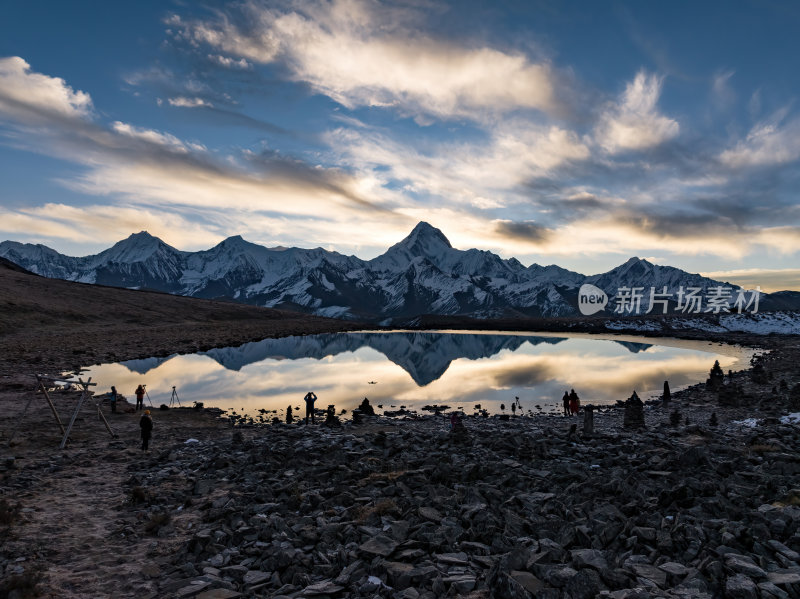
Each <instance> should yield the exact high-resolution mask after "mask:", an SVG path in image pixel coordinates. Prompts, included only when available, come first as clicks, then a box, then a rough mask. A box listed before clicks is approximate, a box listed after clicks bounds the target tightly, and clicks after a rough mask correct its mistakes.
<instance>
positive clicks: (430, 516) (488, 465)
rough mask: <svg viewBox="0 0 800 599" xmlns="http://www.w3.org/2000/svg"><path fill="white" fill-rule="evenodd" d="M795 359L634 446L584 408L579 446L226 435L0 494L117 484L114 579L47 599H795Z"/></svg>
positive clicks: (663, 412) (523, 425)
mask: <svg viewBox="0 0 800 599" xmlns="http://www.w3.org/2000/svg"><path fill="white" fill-rule="evenodd" d="M795 363H796V362H795ZM795 363H786V361H785V360H779V359H778V358H777V357H776V355H775V354H773V356H772V357H771V358H767V359H765V360H764V361H763V363H762V366H759V367H757V368H756V369H755V370H754V371H749V372H741V373H733V375H732V376H729V375H726V376H725V381H724V383H723V388H722V392H721V393H720V392H718V391H715V390H709V389H707V388H706V385H696V386H695V387H692V388H690V389H687V390H685V391H682V392H680V393H676V394H674V395H673V400H672V402H671V403H670V405H668V406H662V405H660V404H651V405H648V406H646V407H645V409H644V417H645V425H646V427H645V428H644V429H636V430H630V429H625V428H624V426H623V410H621V409H606V410H602V411H596V412H595V418H594V426H595V434H594V435H591V436H589V435H580V433H581V426H580V424H579V419H575V418H561V417H552V416H549V417H548V416H544V417H535V418H516V419H511V420H508V421H503V420H500V419H499V418H489V419H482V418H468V419H467V420H466V431H465V432H464V433H459V434H453V433H451V432H450V431H449V430H448V427H447V425H446V420H444V419H439V418H436V417H427V418H425V419H422V420H417V421H392V420H387V419H382V418H374V419H367V421H366V422H365V423H363V424H360V425H352V424H350V423H345V424H344V425H342V426H340V427H326V426H324V425H320V424H317V425H312V426H308V427H306V426H303V425H275V426H267V427H262V428H222V426H223V425H221V424H219V423H218V422H217V424H219V426H218V427H217V428H214V427H211V428H208V429H207V430H205V431H200V433H202V434H199V435H198V436H199V437H200V438H199V439H197V440H195V439H192V440H190V439H189V437H188V435H189V434H192V432H193V431H197V430H199V428H198V427H195V428H192V427H189V426H187V427H186V428H184V429H182V430H180V433H179V434H178V435H177V436H174V435H173V437H171V443H170V444H169V446H166V447H165V443H164V439H163V437H162V440H161V442H160V447H158V445H159V437H156V438H155V442H156V446H157V447H158V451H156V452H155V453H153V454H152V455H149V456H147V457H146V458H144V459H143V460H139V459H136V457H138V453H137V451H136V450H135V449H133V448H131V446H130V443H127V444H126V443H125V442H124V441H120V440H103V441H102V445H100V446H94V447H93V448H92V449H91V450H90V451H81V450H78V451H77V452H73V454H71V455H67V454H63V455H54V456H51V457H45V458H42V459H40V460H39V461H37V462H35V463H32V464H30V465H29V467H27V468H22V469H14V470H10V471H7V472H6V476H5V479H4V480H3V488H4V490H5V493H6V494H8V493H9V492H11V493H12V494H13V493H16V494H17V495H18V496H20V497H25V496H26V493H28V492H29V491H30V489H32V488H34V487H36V485H38V484H41V479H42V478H43V477H45V476H46V474H45V473H47V472H54V471H55V472H58V471H64V470H67V469H74V470H75V471H77V472H78V473H79V472H80V467H81V465H82V464H83V465H86V463H87V462H91V461H92V455H94V456H97V457H99V459H100V460H101V461H102V460H108V462H107V464H106V466H107V467H109V468H114V469H116V470H118V471H119V477H118V478H119V481H120V487H119V488H118V489H116V492H117V493H116V495H114V493H113V491H114V489H111V491H110V493H111V494H110V497H116V499H115V500H114V503H113V505H112V506H110V507H111V508H112V510H113V512H112V513H113V518H110V519H109V522H108V526H107V529H106V530H105V534H106V535H107V537H108V543H109V545H108V547H113V550H109V555H108V557H112V558H115V559H111V560H110V563H112V564H118V565H117V566H112V567H116V568H118V572H120V573H123V572H124V575H121V576H119V577H118V578H117V579H116V580H115V579H113V578H110V579H109V577H110V574H109V573H108V571H106V573H105V574H104V575H102V576H101V577H100V579H99V580H95V581H94V582H93V583H92V581H91V578H90V577H91V576H92V575H93V573H94V572H95V571H94V570H92V569H91V566H90V565H88V564H87V565H86V566H85V571H82V572H81V573H80V575H79V576H76V577H74V578H73V579H70V580H69V583H68V585H67V587H68V589H67V590H71V591H72V594H70V593H69V592H67V590H64V589H63V586H62V589H61V590H62V594H58V591H56V590H54V589H53V587H52V586H50V585H48V576H49V575H48V574H47V573H46V572H45V573H44V577H43V581H44V582H43V583H42V584H40V585H39V586H38V592H41V593H47V592H50V593H51V594H50V595H48V596H118V597H122V596H131V597H153V598H155V597H198V598H200V599H211V598H232V597H396V598H412V599H413V598H416V597H430V598H433V597H459V596H461V597H514V598H517V597H519V598H522V597H553V598H574V599H577V598H590V597H619V598H623V597H629V598H632V597H636V598H645V597H737V598H758V597H761V598H773V597H775V598H779V597H780V598H783V597H797V596H800V484H798V480H800V479H798V474H800V457H799V456H798V447H800V425H798V424H797V423H793V422H792V421H791V419H788V418H783V419H781V417H780V416H781V415H785V414H787V413H789V412H792V411H797V410H798V408H800V385H798V382H800V381H797V380H796V378H797V376H796V374H797V373H796V367H795V366H794V364H795ZM787 377H789V378H788V380H787ZM754 379H755V380H754ZM780 381H784V382H785V384H781V382H780ZM189 412H194V411H192V410H186V416H185V418H189ZM676 412H678V413H679V417H677V416H675V415H673V414H675V413H676ZM712 413H713V414H715V417H716V418H715V420H716V422H717V424H716V425H713V424H711V423H710V422H711V414H712ZM180 414H181V411H180V410H171V411H170V414H169V416H170V417H171V418H184V417H183V416H180ZM155 416H156V422H157V425H158V423H159V413H158V412H156V414H155ZM192 417H197V414H196V413H195V414H194V415H193V416H192ZM749 417H754V418H756V419H757V424H756V425H755V426H748V424H747V423H742V422H741V421H742V420H744V419H745V418H749ZM161 421H162V422H163V421H164V418H162V419H161ZM177 422H178V421H176V423H177ZM573 423H578V424H579V425H578V430H577V432H578V434H579V437H578V438H577V439H576V438H572V439H570V438H569V436H568V430H569V427H570V425H571V424H573ZM750 424H752V422H751V423H750ZM176 426H177V424H176ZM156 430H158V428H157V429H156ZM183 437H185V438H183ZM98 447H103V449H99V448H98ZM87 467H88V466H87ZM78 476H79V474H78ZM12 496H13V495H12ZM23 505H24V501H23ZM21 517H22V519H23V520H24V519H25V514H22V515H21ZM30 517H31V518H35V517H36V516H35V515H31V516H30ZM14 526H15V525H12V528H11V530H12V533H13V530H14ZM16 526H19V527H21V528H19V529H18V530H25V528H24V527H25V526H26V525H25V523H24V522H22V523H20V524H18V525H16ZM9 539H13V541H9V543H8V545H7V547H8V548H9V550H6V551H3V552H2V558H0V568H2V569H3V571H5V573H6V576H7V577H8V576H17V577H21V576H23V575H24V573H25V572H26V571H30V569H31V568H35V567H36V561H35V560H34V559H33V558H31V559H29V560H27V561H21V562H19V561H15V559H18V558H19V555H16V554H15V553H13V552H16V553H17V554H18V553H21V552H24V551H28V552H30V554H29V556H28V557H31V554H35V552H34V551H33V550H32V549H31V546H32V545H33V542H32V540H31V539H25V538H20V537H19V536H16V537H15V536H14V535H13V534H12V535H11V536H10V537H9ZM26 543H27V544H26ZM36 555H38V559H39V567H42V565H41V562H42V561H43V560H44V561H46V560H47V555H48V554H47V551H46V550H43V549H41V548H40V553H39V554H36ZM23 558H24V556H23ZM64 559H65V560H66V563H69V559H68V557H64ZM56 561H57V560H56ZM100 565H101V566H102V563H101V564H100ZM26 569H27V570H26ZM87 577H89V579H88V585H87ZM62 583H63V579H62ZM92 584H93V586H92ZM115 585H116V586H115ZM85 588H91V589H92V592H90V593H89V594H88V595H87V594H83V589H85ZM14 592H17V591H11V593H14ZM8 596H17V597H19V596H23V595H22V594H18V595H12V594H8Z"/></svg>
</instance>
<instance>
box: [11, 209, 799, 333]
mask: <svg viewBox="0 0 800 599" xmlns="http://www.w3.org/2000/svg"><path fill="white" fill-rule="evenodd" d="M0 257H2V258H5V259H7V260H10V261H11V262H14V263H15V264H17V265H19V266H21V267H23V268H25V269H27V270H29V271H31V272H34V273H36V274H39V275H42V276H45V277H51V278H59V279H66V280H70V281H79V282H84V283H96V284H102V285H109V286H114V287H127V288H136V289H143V288H146V289H153V290H159V291H164V292H168V293H173V294H178V295H186V296H192V297H201V298H209V299H228V300H232V301H237V302H243V303H248V304H254V305H260V306H267V307H274V308H282V309H288V310H295V311H301V312H307V313H313V314H317V315H320V316H331V317H338V318H347V319H361V320H367V321H374V322H381V323H382V324H398V323H403V322H406V321H409V320H410V319H413V318H414V317H415V316H418V315H421V314H446V315H465V316H471V317H478V318H501V317H504V318H506V317H560V316H575V315H579V311H578V295H579V290H580V288H581V286H582V285H584V284H591V285H594V286H596V287H597V288H599V289H601V290H603V291H604V292H605V293H606V294H607V296H608V298H609V306H608V307H607V308H606V310H605V312H601V313H600V314H599V315H601V316H602V315H606V316H608V315H610V314H612V313H613V307H614V297H615V296H616V294H617V290H618V289H620V288H623V287H643V288H644V289H645V295H647V293H649V289H650V288H651V287H654V288H655V289H656V290H657V291H661V290H662V289H663V288H664V287H666V288H667V293H668V294H670V295H671V297H672V298H675V297H676V293H677V291H678V289H679V288H680V287H683V288H684V289H686V288H688V287H697V288H700V289H701V290H702V293H706V292H707V291H708V290H709V289H711V288H713V287H718V286H725V287H730V288H732V289H736V288H737V286H735V285H731V284H728V283H724V282H720V281H715V280H713V279H709V278H706V277H702V276H700V275H699V274H691V273H688V272H686V271H683V270H680V269H678V268H673V267H671V266H659V265H655V264H652V263H650V262H648V261H647V260H644V259H641V258H631V259H630V260H628V261H627V262H625V263H624V264H621V265H620V266H618V267H616V268H614V269H612V270H610V271H608V272H606V273H601V274H596V275H591V276H586V275H583V274H580V273H577V272H573V271H570V270H567V269H564V268H561V267H559V266H556V265H550V266H540V265H538V264H532V265H530V266H527V267H526V266H524V265H523V264H522V263H520V262H519V261H518V260H517V259H515V258H510V259H503V258H501V257H500V256H498V255H496V254H494V253H492V252H488V251H484V250H477V249H469V250H459V249H455V248H453V247H452V246H451V244H450V242H449V241H448V239H447V237H445V235H444V234H443V233H442V231H440V230H439V229H436V228H435V227H432V226H431V225H429V224H428V223H425V222H420V223H419V224H417V226H416V227H414V229H413V230H412V231H411V233H410V234H409V235H408V236H407V237H406V238H405V239H403V240H402V241H400V242H399V243H396V244H395V245H393V246H392V247H390V248H389V249H388V250H387V251H386V252H385V253H384V254H382V255H380V256H378V257H376V258H373V259H372V260H362V259H360V258H357V257H356V256H345V255H343V254H340V253H338V252H331V251H327V250H324V249H322V248H315V249H302V248H267V247H264V246H261V245H257V244H255V243H250V242H248V241H245V240H244V239H242V237H241V236H238V235H237V236H234V237H229V238H228V239H225V240H224V241H222V242H221V243H219V244H218V245H216V246H214V247H213V248H211V249H208V250H202V251H198V252H185V251H181V250H178V249H176V248H174V247H172V246H170V245H168V244H166V243H164V242H163V241H162V240H160V239H159V238H157V237H153V236H152V235H150V234H148V233H147V232H145V231H142V232H141V233H136V234H133V235H131V236H130V237H128V238H127V239H124V240H122V241H119V242H118V243H116V244H114V245H113V246H112V247H110V248H109V249H107V250H104V251H102V252H100V253H99V254H95V255H92V256H85V257H71V256H66V255H63V254H60V253H59V252H57V251H55V250H53V249H51V248H49V247H46V246H44V245H41V244H36V245H34V244H23V243H18V242H14V241H4V242H2V243H0ZM734 295H735V292H734ZM732 299H733V298H732ZM732 299H731V301H732ZM647 305H648V302H647V298H645V301H643V302H642V311H644V310H645V309H646V307H647ZM670 307H671V308H672V309H674V301H673V302H672V303H671V304H670ZM798 308H800V293H798V292H793V291H786V292H778V293H772V294H768V295H767V294H763V295H762V296H761V299H760V306H759V309H761V310H767V309H798ZM657 309H658V310H660V306H659V307H657Z"/></svg>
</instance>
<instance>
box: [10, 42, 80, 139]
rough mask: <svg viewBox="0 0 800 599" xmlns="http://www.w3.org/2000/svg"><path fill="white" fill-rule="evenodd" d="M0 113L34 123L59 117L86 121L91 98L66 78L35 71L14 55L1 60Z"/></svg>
mask: <svg viewBox="0 0 800 599" xmlns="http://www.w3.org/2000/svg"><path fill="white" fill-rule="evenodd" d="M0 111H2V112H5V113H6V114H8V115H10V116H12V117H15V118H17V119H19V120H21V121H25V122H34V123H37V122H41V121H43V120H46V119H47V118H48V116H56V115H59V116H63V117H74V118H85V117H88V116H90V115H91V112H92V99H91V98H90V97H89V94H86V93H84V92H82V91H77V92H76V91H74V90H73V89H72V88H71V87H70V86H69V85H67V84H66V82H65V81H64V80H63V79H60V78H58V77H48V76H47V75H42V74H40V73H34V72H32V71H31V66H30V65H29V64H28V63H27V62H25V60H24V59H22V58H20V57H19V56H11V57H9V58H0Z"/></svg>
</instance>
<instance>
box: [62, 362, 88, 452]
mask: <svg viewBox="0 0 800 599" xmlns="http://www.w3.org/2000/svg"><path fill="white" fill-rule="evenodd" d="M78 380H79V381H80V380H81V379H78ZM91 380H92V377H89V381H91ZM83 384H84V383H83V381H81V385H83ZM88 391H89V387H88V384H87V385H84V387H83V392H82V393H81V396H80V398H79V399H78V405H77V406H75V411H74V412H73V413H72V418H70V420H69V424H68V425H67V430H66V431H64V438H63V439H61V445H60V446H59V449H64V448H65V447H66V446H67V440H69V434H70V432H72V425H74V424H75V419H76V418H77V417H78V412H80V411H81V406H82V405H83V400H84V399H86V394H87V393H88Z"/></svg>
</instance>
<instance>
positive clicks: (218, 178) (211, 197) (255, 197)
mask: <svg viewBox="0 0 800 599" xmlns="http://www.w3.org/2000/svg"><path fill="white" fill-rule="evenodd" d="M29 75H30V76H33V80H34V81H37V82H38V83H39V85H40V87H42V88H45V89H47V88H48V87H51V86H52V85H53V82H52V81H50V82H49V83H48V80H49V79H54V80H55V83H57V84H58V85H59V86H60V87H62V88H66V86H65V84H64V83H63V81H61V80H60V79H57V78H50V77H48V76H47V75H41V74H36V73H29V74H28V75H26V76H29ZM71 93H72V97H75V98H84V97H85V98H88V95H86V94H83V93H82V92H71ZM31 102H32V103H26V101H25V99H24V98H23V99H20V100H15V102H14V104H13V106H12V109H13V110H9V109H7V107H6V104H0V118H2V119H3V120H5V121H6V122H7V123H8V125H9V129H8V131H10V132H16V135H14V136H13V142H14V143H15V144H17V145H18V147H23V148H26V149H29V150H33V151H37V152H41V153H46V154H48V155H52V156H56V157H58V158H62V159H65V160H68V161H71V162H73V163H75V164H77V165H79V166H80V167H81V168H82V169H83V172H82V174H80V175H79V176H77V177H73V178H69V179H62V180H60V181H59V182H60V183H62V184H63V185H65V186H66V187H68V188H70V189H73V190H76V191H79V192H81V193H85V194H90V195H99V196H105V197H107V198H109V199H110V200H111V201H119V202H121V203H123V204H124V205H125V206H126V207H127V206H131V207H145V209H146V210H148V211H151V212H154V213H156V212H158V211H164V212H165V213H166V214H178V213H185V214H187V215H188V214H192V212H193V211H198V212H202V213H203V214H205V215H206V216H205V217H204V218H206V221H207V222H211V223H213V222H222V221H224V220H225V219H226V218H227V215H228V213H230V212H231V211H240V212H241V216H240V217H239V219H238V220H237V221H236V224H237V226H241V225H242V224H246V223H247V221H248V220H251V221H257V220H259V219H261V218H262V217H263V216H269V217H270V218H272V219H273V220H277V219H279V218H280V217H282V218H284V219H287V220H292V219H297V218H303V219H310V220H316V221H317V223H319V224H318V226H317V229H318V230H320V231H321V230H323V229H326V225H325V224H324V223H327V232H326V234H325V235H324V236H322V237H321V238H320V241H322V242H325V243H335V242H336V241H337V240H339V239H341V231H342V230H343V225H345V224H348V223H353V222H361V223H364V224H365V226H367V227H369V228H371V229H372V230H374V229H376V228H378V224H379V223H380V222H381V221H384V222H385V221H387V220H394V221H396V222H397V223H403V224H404V225H407V224H408V223H407V222H406V217H405V216H404V215H402V214H396V213H394V212H392V207H393V199H392V197H391V194H386V193H383V192H382V190H381V189H380V188H377V187H375V186H374V182H373V181H371V180H369V179H367V180H364V179H362V178H360V177H358V176H354V175H352V174H350V173H348V172H346V171H344V170H341V169H336V168H330V167H323V166H321V165H318V164H314V163H311V164H310V163H308V162H306V161H304V160H301V159H300V158H290V157H287V156H284V155H281V154H278V153H275V152H271V153H269V152H264V153H262V154H256V153H253V152H242V153H240V154H233V155H227V156H224V155H223V156H218V155H217V154H216V153H214V152H208V151H207V150H206V149H205V147H204V146H202V145H201V144H198V143H194V142H191V141H186V140H182V139H179V138H178V137H176V136H174V135H172V134H170V133H167V132H162V131H157V130H154V129H149V128H145V127H138V126H136V125H132V124H129V123H124V122H121V121H114V122H112V123H111V124H109V125H108V126H104V125H102V124H100V123H98V122H95V121H88V120H86V119H84V118H83V116H84V114H85V112H82V111H80V110H72V111H71V112H70V113H69V114H68V115H67V116H64V115H63V114H62V112H60V111H59V110H52V109H50V108H49V107H48V108H47V109H43V108H41V107H40V106H39V104H40V103H41V102H40V96H37V95H34V96H33V97H32V98H31ZM198 110H199V109H198ZM30 114H35V115H36V117H37V121H36V123H35V124H33V121H32V120H31V119H30V118H27V117H28V115H30ZM22 117H25V118H22ZM116 208H119V206H117V207H116ZM60 212H61V213H62V214H66V211H65V209H64V208H63V207H62V208H61V209H60ZM72 214H74V215H77V214H78V213H77V212H75V213H72ZM37 215H38V216H40V217H44V216H45V215H46V212H40V213H37ZM29 216H30V214H29ZM69 218H71V217H70V216H69V215H66V216H64V217H63V219H62V221H67V220H69ZM76 218H79V217H76ZM13 222H15V223H21V222H25V223H26V224H27V225H31V224H32V223H31V221H30V218H25V213H22V212H18V213H17V214H16V216H14V219H13ZM121 222H127V221H121ZM143 224H146V223H143ZM141 228H145V227H143V226H141V225H139V228H138V229H137V230H139V229H141ZM40 229H41V230H42V231H44V232H47V234H53V235H54V234H55V232H54V231H56V230H59V231H61V234H64V235H69V233H68V231H67V229H68V227H63V226H60V225H59V224H58V223H57V222H54V221H52V220H47V219H46V218H45V219H44V220H43V221H42V224H41V226H40ZM189 229H191V227H189ZM287 229H288V227H287ZM28 230H30V231H32V232H34V231H35V230H36V229H35V228H29V229H28ZM40 232H41V231H40ZM297 237H298V239H302V238H303V237H304V235H303V234H302V233H299V234H297ZM374 237H375V234H374V233H373V232H370V231H366V232H365V233H364V234H363V235H360V236H359V235H358V234H353V235H352V236H351V239H349V240H348V241H349V242H350V243H352V244H358V243H366V242H369V241H370V240H371V239H373V238H374Z"/></svg>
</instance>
